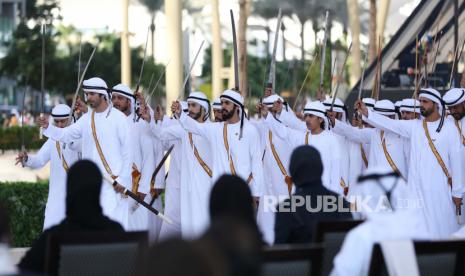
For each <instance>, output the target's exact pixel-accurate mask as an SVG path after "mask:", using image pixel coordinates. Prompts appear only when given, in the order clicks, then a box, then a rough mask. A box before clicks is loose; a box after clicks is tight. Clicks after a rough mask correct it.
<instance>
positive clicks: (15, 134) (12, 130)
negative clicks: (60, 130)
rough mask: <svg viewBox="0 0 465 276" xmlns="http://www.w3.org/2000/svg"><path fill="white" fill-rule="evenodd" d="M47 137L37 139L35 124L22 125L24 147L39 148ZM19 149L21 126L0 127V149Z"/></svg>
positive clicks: (37, 129)
mask: <svg viewBox="0 0 465 276" xmlns="http://www.w3.org/2000/svg"><path fill="white" fill-rule="evenodd" d="M46 140H47V139H46V138H44V139H42V140H39V128H38V127H36V126H25V127H24V144H25V146H26V149H28V150H30V149H39V148H40V147H41V146H42V145H43V144H44V142H45V141H46ZM19 149H21V127H8V128H1V127H0V150H1V151H5V150H19Z"/></svg>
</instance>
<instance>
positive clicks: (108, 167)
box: [91, 110, 118, 179]
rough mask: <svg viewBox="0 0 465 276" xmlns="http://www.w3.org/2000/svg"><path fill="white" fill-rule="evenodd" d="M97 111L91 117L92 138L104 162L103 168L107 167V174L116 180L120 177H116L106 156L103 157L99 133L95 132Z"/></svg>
mask: <svg viewBox="0 0 465 276" xmlns="http://www.w3.org/2000/svg"><path fill="white" fill-rule="evenodd" d="M94 117H95V110H94V111H92V116H91V128H92V136H93V137H94V142H95V147H96V148H97V151H98V155H99V156H100V160H101V161H102V164H103V166H104V167H105V170H106V171H107V173H108V174H109V175H110V176H111V178H113V179H116V178H117V177H118V176H115V175H114V174H113V172H112V171H111V168H110V165H108V162H107V160H106V159H105V156H104V155H103V151H102V148H101V147H100V143H99V141H98V138H97V132H96V130H95V119H94Z"/></svg>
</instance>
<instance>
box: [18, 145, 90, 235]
mask: <svg viewBox="0 0 465 276" xmlns="http://www.w3.org/2000/svg"><path fill="white" fill-rule="evenodd" d="M60 150H61V152H62V155H63V157H64V159H65V160H66V163H67V164H68V166H69V167H71V166H72V165H73V164H74V163H75V162H76V161H78V153H79V152H80V151H81V143H79V141H78V142H71V143H69V144H63V143H60ZM48 161H50V179H49V185H48V197H47V205H46V206H45V219H44V228H43V229H44V230H45V229H48V228H50V226H53V225H56V224H58V223H60V222H61V221H62V220H63V219H64V218H65V217H66V175H67V172H66V170H65V168H64V167H63V163H62V159H61V157H60V156H59V154H58V150H57V147H56V141H54V140H52V139H48V140H47V141H46V142H45V143H44V144H43V145H42V147H41V148H40V150H39V151H38V152H37V154H35V155H30V156H28V159H27V162H25V163H24V166H26V167H29V168H32V169H38V168H42V167H43V166H45V164H47V162H48Z"/></svg>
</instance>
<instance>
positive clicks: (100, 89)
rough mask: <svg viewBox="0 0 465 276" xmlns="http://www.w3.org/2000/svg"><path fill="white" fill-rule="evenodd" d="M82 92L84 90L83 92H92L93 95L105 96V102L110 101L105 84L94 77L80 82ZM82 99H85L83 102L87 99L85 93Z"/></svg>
mask: <svg viewBox="0 0 465 276" xmlns="http://www.w3.org/2000/svg"><path fill="white" fill-rule="evenodd" d="M82 90H84V92H94V93H98V94H102V95H104V96H105V98H106V99H107V101H110V98H109V95H110V93H109V91H108V86H107V84H106V83H105V81H104V80H102V79H101V78H97V77H95V78H90V79H87V80H84V81H83V82H82ZM84 97H85V100H86V101H87V97H86V96H85V93H84Z"/></svg>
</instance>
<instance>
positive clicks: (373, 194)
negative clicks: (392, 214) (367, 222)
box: [355, 165, 405, 214]
mask: <svg viewBox="0 0 465 276" xmlns="http://www.w3.org/2000/svg"><path fill="white" fill-rule="evenodd" d="M400 184H404V185H405V183H403V182H402V180H401V178H400V176H399V175H397V174H396V173H395V172H393V171H392V168H390V167H388V166H380V165H378V166H372V167H369V168H368V169H367V170H366V171H365V172H364V173H363V174H362V175H361V176H360V177H359V178H358V183H357V186H356V187H355V188H356V190H357V191H356V194H357V195H359V196H361V197H362V199H366V197H369V200H366V201H365V202H366V204H367V206H368V207H369V208H370V210H363V207H362V210H361V212H362V213H365V214H368V213H370V211H375V212H379V211H392V209H391V206H394V207H395V206H396V205H397V201H398V200H399V198H397V196H392V195H393V191H394V190H395V188H396V187H397V185H400ZM383 199H384V200H386V199H387V200H388V201H389V202H385V201H383V203H387V204H386V205H384V204H382V205H380V204H379V203H380V200H383ZM378 207H381V208H382V209H381V210H380V209H377V208H378Z"/></svg>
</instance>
